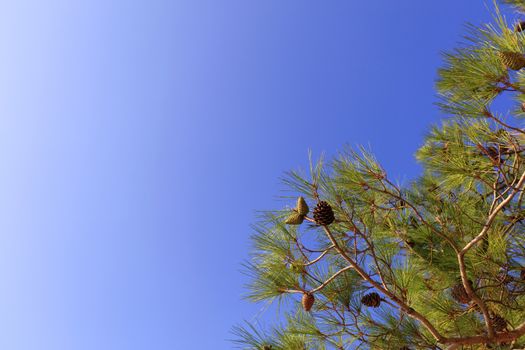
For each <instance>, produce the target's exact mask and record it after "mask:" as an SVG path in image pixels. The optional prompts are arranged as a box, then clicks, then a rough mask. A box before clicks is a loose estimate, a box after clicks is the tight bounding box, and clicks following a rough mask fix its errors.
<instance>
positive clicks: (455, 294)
mask: <svg viewBox="0 0 525 350" xmlns="http://www.w3.org/2000/svg"><path fill="white" fill-rule="evenodd" d="M469 283H470V284H471V285H472V282H471V281H470V280H469ZM450 294H451V295H452V298H454V300H455V301H457V302H458V303H460V304H468V302H470V297H469V296H468V294H467V291H466V290H465V287H463V283H461V282H459V283H456V284H455V285H454V286H453V287H452V291H451V293H450Z"/></svg>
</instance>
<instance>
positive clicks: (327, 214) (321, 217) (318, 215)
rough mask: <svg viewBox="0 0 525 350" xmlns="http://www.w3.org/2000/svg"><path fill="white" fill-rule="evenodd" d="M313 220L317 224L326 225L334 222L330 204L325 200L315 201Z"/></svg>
mask: <svg viewBox="0 0 525 350" xmlns="http://www.w3.org/2000/svg"><path fill="white" fill-rule="evenodd" d="M314 220H315V223H316V224H317V225H321V226H328V225H330V224H331V223H332V222H334V220H335V217H334V211H333V210H332V207H331V206H330V204H328V203H327V202H325V201H320V202H319V203H317V205H316V206H315V209H314Z"/></svg>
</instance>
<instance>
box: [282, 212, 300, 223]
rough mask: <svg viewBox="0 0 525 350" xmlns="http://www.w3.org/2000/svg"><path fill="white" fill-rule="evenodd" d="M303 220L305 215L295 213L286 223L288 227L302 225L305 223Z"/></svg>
mask: <svg viewBox="0 0 525 350" xmlns="http://www.w3.org/2000/svg"><path fill="white" fill-rule="evenodd" d="M303 220H304V215H301V214H299V213H293V214H291V215H290V216H289V217H288V218H287V219H286V221H285V222H284V223H285V224H288V225H300V224H302V223H303Z"/></svg>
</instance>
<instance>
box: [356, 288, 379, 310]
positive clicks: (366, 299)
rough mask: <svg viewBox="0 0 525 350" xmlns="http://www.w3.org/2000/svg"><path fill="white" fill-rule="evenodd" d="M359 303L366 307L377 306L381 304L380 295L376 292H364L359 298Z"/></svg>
mask: <svg viewBox="0 0 525 350" xmlns="http://www.w3.org/2000/svg"><path fill="white" fill-rule="evenodd" d="M361 303H362V304H363V305H365V306H368V307H379V305H381V297H380V296H379V294H377V293H376V292H372V293H369V294H365V295H364V296H363V297H362V298H361Z"/></svg>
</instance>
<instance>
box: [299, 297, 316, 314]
mask: <svg viewBox="0 0 525 350" xmlns="http://www.w3.org/2000/svg"><path fill="white" fill-rule="evenodd" d="M314 301H315V297H314V295H313V294H310V293H304V294H303V299H302V300H301V304H303V309H304V311H310V309H311V308H312V306H313V305H314Z"/></svg>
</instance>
